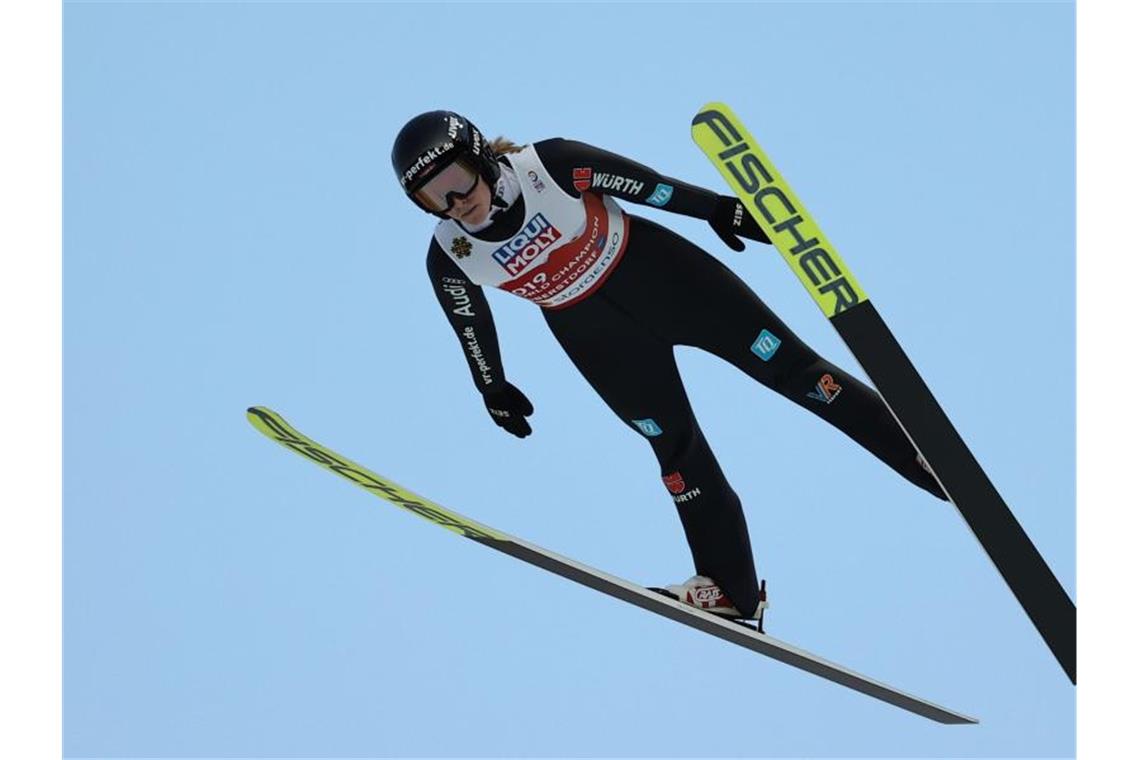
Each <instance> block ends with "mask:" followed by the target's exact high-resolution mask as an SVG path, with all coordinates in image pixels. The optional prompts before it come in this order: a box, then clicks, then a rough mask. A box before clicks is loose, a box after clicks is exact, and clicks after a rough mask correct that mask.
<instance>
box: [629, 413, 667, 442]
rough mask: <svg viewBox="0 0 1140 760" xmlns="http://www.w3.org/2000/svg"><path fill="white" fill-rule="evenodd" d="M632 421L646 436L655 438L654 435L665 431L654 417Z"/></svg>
mask: <svg viewBox="0 0 1140 760" xmlns="http://www.w3.org/2000/svg"><path fill="white" fill-rule="evenodd" d="M630 421H631V422H632V423H633V424H634V425H635V426H637V429H638V430H640V431H641V434H642V435H644V436H646V437H647V438H653V437H654V436H658V435H661V434H662V433H664V432H665V431H664V430H662V429H661V426H660V425H658V424H657V423H656V422H654V421H653V419H652V418H649V419H644V420H630Z"/></svg>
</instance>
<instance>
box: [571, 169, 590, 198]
mask: <svg viewBox="0 0 1140 760" xmlns="http://www.w3.org/2000/svg"><path fill="white" fill-rule="evenodd" d="M593 179H594V170H593V169H591V168H589V167H580V166H579V167H575V168H574V189H575V190H577V191H579V192H584V191H586V190H589V189H590V185H591V184H593Z"/></svg>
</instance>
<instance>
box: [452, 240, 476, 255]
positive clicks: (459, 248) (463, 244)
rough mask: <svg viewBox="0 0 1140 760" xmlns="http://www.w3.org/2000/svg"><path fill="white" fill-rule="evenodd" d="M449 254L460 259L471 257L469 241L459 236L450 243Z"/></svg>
mask: <svg viewBox="0 0 1140 760" xmlns="http://www.w3.org/2000/svg"><path fill="white" fill-rule="evenodd" d="M451 252H452V253H453V254H455V258H457V259H462V258H465V257H467V256H470V255H471V241H470V240H468V239H467V238H465V237H463V236H462V235H460V236H459V237H457V238H455V239H454V240H452V241H451Z"/></svg>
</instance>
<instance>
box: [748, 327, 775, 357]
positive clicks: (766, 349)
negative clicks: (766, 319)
mask: <svg viewBox="0 0 1140 760" xmlns="http://www.w3.org/2000/svg"><path fill="white" fill-rule="evenodd" d="M779 347H780V339H779V338H777V337H776V336H775V335H773V334H772V333H770V332H768V331H767V330H766V329H765V330H761V331H760V337H758V338H757V339H756V340H755V341H754V342H753V343H752V353H754V354H756V355H757V356H759V357H760V358H761V359H763V360H764V361H768V360H770V359H771V358H772V357H773V356H775V355H776V350H777V349H778V348H779Z"/></svg>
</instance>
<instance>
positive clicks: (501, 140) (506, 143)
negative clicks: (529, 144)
mask: <svg viewBox="0 0 1140 760" xmlns="http://www.w3.org/2000/svg"><path fill="white" fill-rule="evenodd" d="M525 147H526V146H525V145H516V144H515V143H514V142H512V141H511V140H510V139H508V138H506V137H503V136H502V135H500V136H499V137H496V138H495V139H494V140H492V141H491V152H492V153H494V154H495V155H496V156H503V155H506V154H507V153H518V152H519V151H520V150H522V149H523V148H525Z"/></svg>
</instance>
